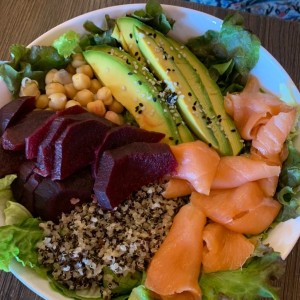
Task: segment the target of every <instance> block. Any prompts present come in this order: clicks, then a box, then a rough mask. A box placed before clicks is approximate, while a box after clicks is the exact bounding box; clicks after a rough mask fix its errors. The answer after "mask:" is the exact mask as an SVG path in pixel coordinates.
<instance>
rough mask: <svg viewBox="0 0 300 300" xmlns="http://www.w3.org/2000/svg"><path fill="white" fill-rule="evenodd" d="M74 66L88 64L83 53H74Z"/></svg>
mask: <svg viewBox="0 0 300 300" xmlns="http://www.w3.org/2000/svg"><path fill="white" fill-rule="evenodd" d="M71 64H72V66H73V67H74V68H78V67H80V66H82V65H85V64H86V61H85V59H84V57H83V55H82V54H81V53H75V54H73V56H72V62H71Z"/></svg>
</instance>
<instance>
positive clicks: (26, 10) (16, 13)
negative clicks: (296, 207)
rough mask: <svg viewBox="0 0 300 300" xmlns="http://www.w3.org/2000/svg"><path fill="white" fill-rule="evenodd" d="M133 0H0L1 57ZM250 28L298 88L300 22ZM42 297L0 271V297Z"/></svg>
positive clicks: (290, 276)
mask: <svg viewBox="0 0 300 300" xmlns="http://www.w3.org/2000/svg"><path fill="white" fill-rule="evenodd" d="M140 2H145V1H135V0H127V1H125V0H50V1H47V0H22V1H14V0H0V28H1V29H0V41H1V42H0V59H1V60H4V59H8V58H9V54H8V49H9V46H10V45H11V44H13V43H21V44H25V45H27V44H29V43H30V42H31V41H32V40H34V39H35V38H37V37H38V36H40V35H41V34H42V33H44V32H46V31H47V30H49V29H50V28H52V27H54V26H56V25H58V24H60V23H62V22H64V21H66V20H68V19H70V18H73V17H75V16H78V15H81V14H83V13H86V12H89V11H92V10H95V9H99V8H103V7H107V6H112V5H119V4H128V3H140ZM161 3H165V4H172V5H178V6H185V7H189V8H194V9H196V10H201V11H204V12H207V13H210V14H212V15H215V16H217V17H220V18H223V17H224V16H225V15H226V14H227V13H228V10H224V9H219V8H215V7H208V6H201V5H198V4H195V3H188V2H185V1H180V0H167V1H161ZM244 17H245V23H246V27H248V28H249V29H250V30H252V31H253V32H254V33H256V34H257V35H258V36H259V38H260V39H261V41H262V44H263V46H264V47H265V48H266V49H267V50H268V51H269V52H271V53H272V54H273V56H274V57H275V58H276V59H277V60H278V61H279V62H280V63H281V64H282V66H283V67H284V68H285V69H286V71H287V72H288V73H289V74H290V76H291V78H292V79H293V80H294V82H295V83H296V85H297V86H298V88H300V55H299V54H298V53H299V48H300V23H297V22H285V21H281V20H278V19H274V18H270V17H264V16H256V15H250V14H244ZM280 285H281V299H283V300H296V299H300V243H299V242H298V244H297V246H296V247H295V248H294V250H293V252H292V253H291V254H290V256H289V257H288V259H287V270H286V274H285V276H284V277H283V278H282V280H281V282H280ZM10 299H11V300H38V299H41V298H40V297H38V296H37V295H35V294H34V293H32V292H31V291H30V290H29V289H27V288H26V287H25V286H24V285H23V284H22V283H21V282H19V281H18V280H17V279H15V278H14V277H13V276H12V275H11V274H9V273H8V274H6V273H4V272H1V273H0V300H10Z"/></svg>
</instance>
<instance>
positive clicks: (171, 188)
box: [162, 178, 194, 199]
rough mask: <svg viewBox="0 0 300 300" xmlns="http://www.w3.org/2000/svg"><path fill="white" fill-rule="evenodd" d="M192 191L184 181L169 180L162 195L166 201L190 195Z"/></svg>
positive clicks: (189, 185)
mask: <svg viewBox="0 0 300 300" xmlns="http://www.w3.org/2000/svg"><path fill="white" fill-rule="evenodd" d="M193 191H194V189H193V188H192V186H191V184H190V183H189V182H188V181H186V180H184V179H178V178H170V180H169V181H168V182H167V183H166V184H165V190H164V192H163V193H162V195H163V197H165V198H166V199H172V198H177V197H183V196H187V195H190V194H191V193H192V192H193Z"/></svg>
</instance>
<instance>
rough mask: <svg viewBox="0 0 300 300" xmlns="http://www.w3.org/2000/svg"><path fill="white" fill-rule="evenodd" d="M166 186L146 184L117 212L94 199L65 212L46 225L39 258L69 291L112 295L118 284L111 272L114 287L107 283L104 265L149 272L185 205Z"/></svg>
mask: <svg viewBox="0 0 300 300" xmlns="http://www.w3.org/2000/svg"><path fill="white" fill-rule="evenodd" d="M163 190H164V185H163V184H152V185H148V186H144V187H142V188H141V189H140V190H139V191H138V192H136V193H133V194H132V195H131V197H129V199H127V200H126V201H125V202H123V203H122V204H120V205H119V206H118V207H117V208H115V209H114V210H113V211H105V210H103V209H102V208H101V207H100V206H99V205H98V204H97V202H96V201H93V202H91V203H86V204H83V205H81V206H76V207H75V209H74V210H73V211H72V212H71V213H70V214H68V215H65V214H63V215H62V217H61V218H60V220H59V221H58V223H57V224H55V223H53V222H52V221H48V222H45V223H41V225H40V226H41V227H42V228H43V230H44V239H43V240H42V241H41V242H40V243H39V245H38V257H39V262H40V263H41V264H43V265H45V266H47V267H48V268H50V269H51V271H52V276H53V278H54V279H55V280H57V281H58V282H60V283H62V284H64V285H65V286H67V287H68V288H69V289H71V290H81V289H87V288H91V287H95V286H99V287H100V291H101V295H102V296H103V297H105V299H110V297H111V289H110V288H109V287H115V282H113V276H111V280H112V282H111V284H108V285H107V284H106V286H109V287H108V288H107V287H106V288H104V287H103V286H104V284H103V279H104V271H105V268H109V269H110V271H112V272H113V273H114V274H116V275H117V276H126V275H128V274H135V273H136V272H143V271H145V270H146V268H147V266H148V265H149V262H150V260H151V258H152V257H153V255H154V254H155V252H156V251H157V250H158V248H159V246H160V245H161V243H162V242H163V240H164V239H165V237H166V235H167V234H168V232H169V230H170V227H171V225H172V222H173V218H174V216H175V215H176V214H177V212H178V210H179V209H180V207H181V206H183V205H184V204H185V203H186V201H185V199H184V198H176V199H165V198H164V197H163V196H162V192H163ZM106 279H107V278H106Z"/></svg>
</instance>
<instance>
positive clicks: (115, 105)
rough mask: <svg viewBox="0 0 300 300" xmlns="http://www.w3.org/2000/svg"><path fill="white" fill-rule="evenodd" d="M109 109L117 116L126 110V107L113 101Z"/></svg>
mask: <svg viewBox="0 0 300 300" xmlns="http://www.w3.org/2000/svg"><path fill="white" fill-rule="evenodd" d="M108 109H109V110H111V111H114V112H115V113H117V114H120V113H122V112H123V110H124V106H123V105H122V104H121V103H120V102H119V101H117V100H115V99H114V100H113V102H112V104H110V105H109V106H108Z"/></svg>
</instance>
